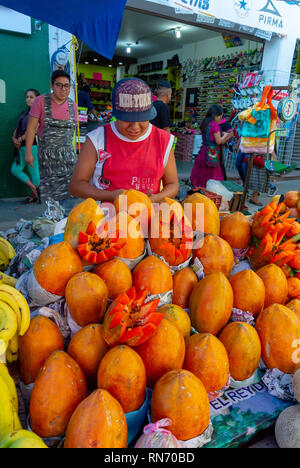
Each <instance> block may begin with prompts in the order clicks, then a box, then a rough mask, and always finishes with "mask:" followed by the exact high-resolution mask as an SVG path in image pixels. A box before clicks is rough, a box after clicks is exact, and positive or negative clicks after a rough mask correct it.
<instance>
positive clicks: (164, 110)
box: [151, 81, 172, 132]
mask: <svg viewBox="0 0 300 468" xmlns="http://www.w3.org/2000/svg"><path fill="white" fill-rule="evenodd" d="M156 94H157V99H156V100H154V102H153V106H154V107H155V109H156V113H157V115H156V117H155V118H154V119H152V120H151V123H152V125H154V126H155V127H157V128H161V129H162V130H165V131H166V132H170V131H171V130H170V129H171V126H172V119H171V113H170V109H169V106H168V104H169V102H171V99H172V88H171V84H170V83H169V82H168V81H162V82H161V83H160V84H159V85H158V89H157V91H156ZM152 99H153V96H152Z"/></svg>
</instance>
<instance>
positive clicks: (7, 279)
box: [0, 272, 18, 288]
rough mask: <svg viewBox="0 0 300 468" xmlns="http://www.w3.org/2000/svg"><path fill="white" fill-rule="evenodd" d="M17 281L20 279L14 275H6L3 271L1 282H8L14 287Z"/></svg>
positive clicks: (0, 275) (0, 276) (0, 274)
mask: <svg viewBox="0 0 300 468" xmlns="http://www.w3.org/2000/svg"><path fill="white" fill-rule="evenodd" d="M17 282H18V280H17V279H16V278H14V277H13V276H9V275H6V274H5V273H3V272H1V273H0V283H3V284H8V285H9V286H12V287H13V288H14V287H15V286H16V284H17Z"/></svg>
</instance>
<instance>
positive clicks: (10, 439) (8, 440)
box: [0, 429, 44, 448]
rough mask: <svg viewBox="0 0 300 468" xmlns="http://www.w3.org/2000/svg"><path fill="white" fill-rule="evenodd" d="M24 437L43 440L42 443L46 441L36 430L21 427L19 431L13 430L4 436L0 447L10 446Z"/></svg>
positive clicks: (38, 440)
mask: <svg viewBox="0 0 300 468" xmlns="http://www.w3.org/2000/svg"><path fill="white" fill-rule="evenodd" d="M24 438H30V439H35V440H37V442H41V443H42V444H43V443H44V442H43V441H42V439H41V438H40V437H39V436H38V435H37V434H35V433H34V432H30V431H26V430H25V429H21V430H19V431H14V432H11V433H10V434H8V435H7V436H6V437H4V439H3V440H1V442H0V448H10V447H11V445H12V444H14V443H15V442H17V440H19V439H24Z"/></svg>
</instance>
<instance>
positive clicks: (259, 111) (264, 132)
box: [239, 86, 277, 154]
mask: <svg viewBox="0 0 300 468" xmlns="http://www.w3.org/2000/svg"><path fill="white" fill-rule="evenodd" d="M272 96H273V91H272V87H271V86H265V88H264V91H263V95H262V98H261V101H260V102H259V103H256V104H254V106H252V107H250V108H249V109H247V110H246V111H244V112H242V113H241V114H239V119H240V120H241V121H244V125H243V128H242V139H241V144H240V150H241V151H242V152H243V153H258V154H266V153H267V146H268V138H269V134H270V132H271V131H273V130H274V129H275V128H276V121H277V111H276V109H275V107H274V106H273V104H272ZM274 143H275V134H274V133H273V134H272V136H271V141H270V152H271V153H272V152H273V151H274Z"/></svg>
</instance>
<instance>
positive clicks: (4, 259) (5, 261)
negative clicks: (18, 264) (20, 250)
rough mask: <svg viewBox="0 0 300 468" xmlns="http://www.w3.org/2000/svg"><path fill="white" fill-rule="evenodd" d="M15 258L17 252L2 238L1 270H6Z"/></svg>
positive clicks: (0, 252)
mask: <svg viewBox="0 0 300 468" xmlns="http://www.w3.org/2000/svg"><path fill="white" fill-rule="evenodd" d="M15 256H16V252H15V249H14V248H13V246H12V245H11V243H10V242H8V240H6V239H4V238H3V237H0V270H1V271H4V270H6V268H7V267H8V265H9V264H10V262H11V260H12V259H13V258H14V257H15Z"/></svg>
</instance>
